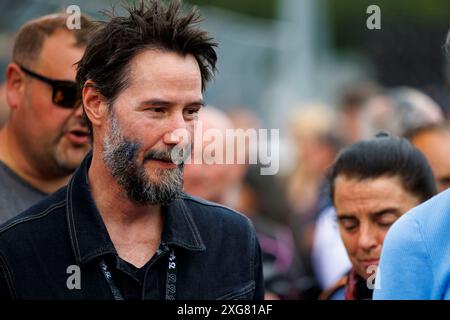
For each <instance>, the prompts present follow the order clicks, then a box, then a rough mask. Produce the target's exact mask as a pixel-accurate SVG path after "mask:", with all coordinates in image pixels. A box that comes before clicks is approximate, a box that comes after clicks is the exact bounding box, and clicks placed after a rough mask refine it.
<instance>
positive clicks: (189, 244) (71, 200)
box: [66, 153, 206, 266]
mask: <svg viewBox="0 0 450 320" xmlns="http://www.w3.org/2000/svg"><path fill="white" fill-rule="evenodd" d="M91 160H92V153H89V154H88V155H87V156H86V158H85V159H84V160H83V162H82V164H81V166H80V167H79V168H78V170H77V171H76V172H75V173H74V175H73V177H72V178H71V180H70V182H69V184H68V187H67V204H66V214H67V223H68V227H69V236H70V241H71V244H72V249H73V252H74V254H75V258H76V261H77V263H78V264H79V265H80V266H83V265H85V264H86V263H87V262H89V261H90V260H92V259H95V258H97V257H100V256H104V255H107V254H114V255H117V252H116V250H115V248H114V244H113V243H112V241H111V238H110V237H109V234H108V231H107V229H106V226H105V224H104V223H103V220H102V217H101V215H100V213H99V212H98V209H97V207H96V205H95V202H94V200H93V199H92V195H91V191H90V188H89V182H88V170H89V166H90V164H91ZM163 213H164V214H165V218H166V219H165V223H164V228H163V233H162V236H161V242H162V244H166V245H169V246H178V247H180V248H183V249H186V250H190V251H204V250H206V247H205V245H204V243H203V240H202V238H201V236H200V233H199V231H198V228H197V225H196V224H195V222H194V219H193V217H192V213H191V211H190V209H189V208H188V206H187V205H186V203H185V202H184V201H183V199H182V197H181V198H178V199H176V200H174V201H172V202H171V203H170V204H169V205H167V206H164V207H163Z"/></svg>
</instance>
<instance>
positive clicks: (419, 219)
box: [394, 189, 450, 241]
mask: <svg viewBox="0 0 450 320" xmlns="http://www.w3.org/2000/svg"><path fill="white" fill-rule="evenodd" d="M449 225H450V189H449V190H447V191H444V192H442V193H439V194H438V195H436V196H434V197H433V198H431V199H430V200H428V201H426V202H424V203H422V204H420V205H419V206H417V207H415V208H413V209H412V210H410V211H409V212H407V213H406V214H405V215H403V216H402V217H401V218H400V219H399V221H398V222H396V223H395V224H394V227H396V229H399V228H401V229H408V230H411V229H415V230H416V231H419V232H420V234H421V236H422V238H423V239H422V240H424V241H433V239H435V240H436V241H440V240H443V239H440V240H439V238H441V237H444V238H445V239H446V238H448V226H449ZM405 231H407V230H403V232H405Z"/></svg>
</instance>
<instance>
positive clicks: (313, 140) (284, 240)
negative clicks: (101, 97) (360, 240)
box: [0, 33, 450, 300]
mask: <svg viewBox="0 0 450 320" xmlns="http://www.w3.org/2000/svg"><path fill="white" fill-rule="evenodd" d="M59 36H66V37H70V35H69V33H67V34H64V35H59ZM52 50H53V52H52V53H51V54H49V56H48V57H44V58H45V59H47V58H48V59H55V58H54V56H57V55H58V54H62V52H64V51H63V50H62V51H60V49H57V48H56V47H55V48H53V49H52ZM79 56H81V54H79ZM78 58H79V57H76V59H78ZM72 62H75V60H74V61H71V62H70V63H72ZM58 63H66V64H67V65H66V66H65V68H66V69H68V70H69V72H68V73H67V75H69V76H71V77H73V76H74V70H73V69H71V68H72V66H71V65H70V64H69V61H62V60H61V61H58ZM42 66H43V67H42V68H40V73H41V74H46V75H48V76H50V74H49V73H51V72H52V70H47V69H46V68H45V64H42ZM19 73H20V71H18V69H17V68H16V67H11V66H9V67H8V75H7V79H6V80H5V83H3V84H2V85H1V86H0V126H4V125H5V124H6V123H7V125H6V126H7V127H8V126H9V127H8V128H9V129H11V128H12V127H13V128H14V130H15V132H17V130H18V129H19V127H20V126H21V122H20V121H18V119H17V114H19V115H20V112H25V111H19V110H20V108H22V107H23V105H24V106H25V107H26V106H27V103H31V102H27V101H28V100H27V99H34V100H29V101H33V103H37V102H36V101H38V100H39V99H38V98H37V97H36V96H37V95H39V94H40V91H34V92H33V94H32V95H28V96H27V95H24V96H21V98H20V99H22V100H21V101H19V100H18V99H19V98H17V97H18V96H19V95H20V94H21V93H20V92H18V91H17V88H16V87H15V86H16V85H17V81H19V80H17V77H18V75H17V74H19ZM62 76H63V77H64V75H62ZM55 77H56V78H58V77H59V75H57V76H55ZM72 80H74V79H72ZM447 86H448V88H449V92H450V81H449V83H448V84H447ZM36 90H37V89H36ZM7 92H8V95H7ZM18 101H19V102H18ZM54 102H55V101H54ZM293 109H294V110H295V112H293V113H292V114H291V115H290V117H289V119H286V122H285V125H284V126H283V127H282V128H280V137H281V141H280V145H281V149H280V157H281V167H280V172H279V173H278V174H277V175H267V176H265V175H261V173H260V167H261V165H260V164H187V165H186V166H185V169H184V171H185V172H184V188H185V191H186V192H187V193H189V194H192V195H193V196H196V197H200V198H204V199H206V200H209V201H213V202H217V203H220V204H223V205H225V206H227V207H230V208H233V209H235V210H237V211H239V212H242V213H243V214H245V215H246V216H248V217H249V218H250V219H251V221H252V222H253V224H254V226H255V228H256V232H257V235H258V239H259V241H260V245H261V249H262V253H263V272H264V280H265V287H266V299H306V300H312V299H318V298H319V297H321V298H324V299H329V298H332V297H333V295H334V294H335V293H336V292H337V291H336V290H337V288H339V287H342V286H349V285H350V284H351V281H356V280H355V276H354V273H353V271H352V270H355V265H354V261H353V260H352V259H351V257H349V252H348V251H349V243H347V242H346V241H344V240H345V237H342V232H344V233H345V232H346V231H345V230H347V229H345V226H346V225H345V223H348V221H343V220H345V219H341V218H338V216H337V213H339V212H340V209H339V208H336V204H337V203H338V204H339V203H343V202H336V200H338V198H333V197H332V196H331V194H332V193H331V188H330V187H331V186H330V182H331V183H335V186H334V188H335V189H336V190H335V191H336V196H337V194H338V193H339V192H342V190H339V191H338V189H337V188H339V187H340V188H342V186H344V184H343V182H341V181H340V182H339V183H337V182H336V181H337V180H336V181H334V180H332V179H331V180H330V168H332V167H333V165H334V164H335V161H336V159H337V158H338V157H339V156H340V155H341V152H342V150H348V149H347V148H348V147H349V146H352V145H354V144H355V143H360V142H361V141H367V140H370V139H375V137H376V136H377V134H380V132H381V133H382V134H381V137H380V138H381V139H382V138H383V137H386V136H391V137H402V138H405V139H407V140H408V141H409V142H410V143H411V144H412V145H413V146H414V150H419V151H420V152H421V154H423V155H424V157H425V158H426V160H427V161H428V164H429V165H430V167H431V170H432V174H433V181H434V183H435V187H436V190H437V191H438V192H443V191H445V190H446V189H447V188H449V187H450V125H449V123H448V121H449V119H450V112H449V111H448V110H450V106H444V105H439V104H438V103H437V102H436V101H434V100H433V99H432V98H431V97H429V96H428V95H427V94H426V93H425V92H423V91H421V90H420V89H418V88H413V87H384V86H383V85H382V84H378V83H376V82H369V81H364V82H358V83H354V84H351V85H348V86H346V87H345V88H343V89H342V90H341V91H340V92H339V99H338V100H337V102H336V104H335V105H326V104H323V103H320V102H307V103H306V102H301V103H299V104H298V105H296V106H295V107H294V108H293ZM446 112H447V113H446ZM70 116H74V117H77V119H81V112H79V114H76V115H73V114H71V115H70ZM35 121H36V122H39V121H41V122H44V121H48V122H53V121H59V120H58V119H56V118H52V117H47V118H45V117H42V116H40V117H36V119H35ZM77 121H78V120H77ZM80 121H81V120H80ZM199 121H201V122H202V124H203V129H204V130H206V129H210V128H213V129H217V130H219V131H220V132H223V133H225V131H226V130H227V129H243V130H248V129H262V128H265V124H264V122H263V120H262V119H261V118H260V117H259V115H258V114H257V113H255V112H254V111H252V110H251V109H249V108H245V107H243V106H236V107H234V108H226V109H224V108H221V106H207V107H205V108H204V109H202V110H201V111H200V114H199ZM80 123H81V122H80ZM35 126H38V127H37V128H34V129H33V130H34V131H33V130H31V129H30V128H26V127H23V128H20V129H21V130H24V131H27V130H28V132H31V134H32V132H35V131H36V130H38V131H39V129H40V128H50V126H46V125H45V124H44V125H43V124H42V123H36V124H35ZM2 130H5V128H3V129H2ZM49 130H50V129H49ZM73 134H74V135H82V134H84V133H83V132H81V133H80V132H78V133H77V132H74V133H73ZM25 136H26V135H25ZM224 136H225V134H224ZM36 138H38V137H31V136H29V137H28V139H33V141H32V143H33V144H36V145H38V146H39V143H40V142H39V141H34V139H36ZM74 139H75V138H74ZM15 141H19V139H17V140H15ZM3 145H4V144H3ZM204 147H205V146H204ZM19 149H20V148H19ZM363 149H364V148H361V149H358V150H359V151H358V152H360V150H363ZM380 150H383V149H380ZM386 150H389V149H386ZM380 152H384V151H380ZM381 156H382V157H386V158H389V157H390V156H391V154H388V153H386V154H382V155H381ZM2 159H4V157H3V158H2ZM2 161H3V160H2ZM335 169H336V168H335ZM12 170H14V168H12ZM19 175H20V176H22V177H23V178H24V179H25V180H26V175H21V174H19ZM338 176H339V174H337V177H338ZM63 177H64V179H62V180H61V181H63V182H65V181H67V180H66V178H67V175H65V176H64V175H63ZM337 177H335V178H336V179H337ZM31 184H32V185H34V187H35V188H36V189H39V187H40V185H41V184H40V183H31ZM347 188H349V187H347ZM53 189H56V188H53ZM41 191H42V193H43V194H49V193H51V192H52V191H53V190H52V188H50V189H48V188H47V189H45V190H42V189H41ZM430 192H432V191H430ZM339 194H340V193H339ZM402 213H403V212H402ZM392 223H393V221H392ZM344 229H345V230H344ZM356 270H357V269H356ZM343 277H346V278H345V279H344V280H343ZM349 279H350V280H349ZM349 281H350V282H349ZM349 283H350V284H349ZM330 288H332V289H333V288H334V289H333V290H332V291H329V290H330ZM327 290H328V291H327ZM324 292H325V293H327V292H328V293H327V294H326V295H323V293H324ZM321 294H322V295H321ZM345 297H347V298H349V297H353V298H355V295H354V293H353V296H352V292H350V293H348V292H347V293H345ZM341 298H342V297H341Z"/></svg>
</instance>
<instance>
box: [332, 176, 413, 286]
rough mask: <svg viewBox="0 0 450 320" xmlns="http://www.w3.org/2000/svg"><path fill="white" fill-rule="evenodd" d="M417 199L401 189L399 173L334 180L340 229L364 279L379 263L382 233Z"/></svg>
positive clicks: (352, 258)
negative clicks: (397, 174)
mask: <svg viewBox="0 0 450 320" xmlns="http://www.w3.org/2000/svg"><path fill="white" fill-rule="evenodd" d="M419 203H420V201H419V199H418V198H417V197H416V196H413V195H411V194H410V193H408V192H407V191H405V190H404V188H403V186H402V184H401V181H400V178H399V177H389V176H382V177H379V178H376V179H365V180H359V179H353V178H347V177H346V176H343V175H340V176H338V177H337V178H336V180H335V192H334V204H335V208H336V212H337V218H338V222H339V230H340V233H341V237H342V240H343V242H344V245H345V248H346V249H347V253H348V256H349V258H350V261H351V262H352V264H353V267H354V268H355V269H356V271H357V273H358V274H359V275H360V276H361V277H362V278H364V279H367V278H368V277H369V276H370V275H372V274H373V270H372V271H369V273H368V268H369V267H370V266H378V263H379V259H380V255H381V249H382V246H383V241H384V237H385V236H386V233H387V232H388V230H389V228H390V227H391V225H392V224H393V223H394V222H395V221H396V220H397V219H398V218H399V217H400V216H401V215H402V214H404V213H405V212H407V211H408V210H410V209H411V208H413V207H415V206H417V205H418V204H419Z"/></svg>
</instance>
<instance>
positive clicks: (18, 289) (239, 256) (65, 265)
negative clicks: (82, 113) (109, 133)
mask: <svg viewBox="0 0 450 320" xmlns="http://www.w3.org/2000/svg"><path fill="white" fill-rule="evenodd" d="M90 160H91V156H90V155H89V156H88V157H87V158H86V159H85V160H84V161H83V164H82V165H81V167H80V168H79V169H78V170H77V171H76V172H75V174H74V176H73V177H72V179H71V181H70V182H69V184H68V186H66V187H64V188H62V189H61V190H59V191H58V192H56V193H54V194H53V195H51V196H50V197H48V198H46V199H45V200H43V201H42V202H40V203H39V204H37V205H35V206H33V207H32V208H30V209H28V210H27V211H25V212H24V213H22V214H20V215H19V216H17V217H16V218H14V219H13V220H10V221H8V222H7V223H6V224H4V225H2V226H1V227H0V297H1V298H14V299H113V298H114V296H113V293H112V292H113V291H114V290H113V289H111V285H110V284H109V282H108V281H107V280H108V279H107V275H106V276H105V274H104V272H102V268H101V266H100V263H101V261H102V260H103V261H104V262H105V264H106V265H107V266H108V267H109V271H110V274H112V279H113V280H114V281H113V283H114V284H115V285H116V286H115V288H118V289H119V291H120V292H121V293H122V295H123V297H124V298H125V299H165V298H166V289H168V285H166V284H171V283H167V277H168V272H167V271H168V269H169V268H168V263H169V262H170V261H169V256H170V255H169V252H170V250H173V252H174V253H175V256H176V262H177V268H176V283H175V286H176V294H175V298H176V299H183V300H187V299H189V300H190V299H262V298H263V295H264V289H263V277H262V267H261V253H260V247H259V243H258V241H257V239H256V235H255V231H254V228H253V226H252V224H251V223H250V221H249V220H248V219H247V218H246V217H245V216H243V215H241V214H239V213H237V212H235V211H233V210H231V209H228V208H225V207H223V206H220V205H217V204H213V203H210V202H206V201H203V200H200V199H196V198H193V197H191V196H188V195H186V194H183V195H182V196H181V197H180V198H179V199H177V200H175V201H173V202H172V203H170V204H169V205H168V206H165V207H163V210H164V213H165V225H164V229H163V233H162V238H161V239H162V240H161V245H160V247H159V249H158V250H157V252H156V253H155V255H154V256H153V257H152V259H151V260H150V261H149V262H148V263H147V264H146V265H145V266H144V267H142V268H141V269H137V268H135V267H134V266H132V265H130V264H128V263H126V262H125V261H124V260H122V259H120V258H119V257H118V255H117V252H116V250H115V248H114V245H113V243H112V241H111V239H110V237H109V235H108V232H107V230H106V227H105V225H104V223H103V220H102V218H101V216H100V214H99V212H98V210H97V208H96V206H95V203H94V201H93V199H92V197H91V193H90V189H89V184H88V179H87V172H88V168H89V165H90ZM105 192H107V190H105ZM77 268H79V269H78V271H79V272H78V274H79V275H80V277H79V285H78V287H80V288H78V287H77V286H76V285H75V287H74V284H76V283H77V281H76V280H74V278H73V277H74V276H76V271H74V270H76V269H77ZM172 280H173V279H172Z"/></svg>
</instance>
